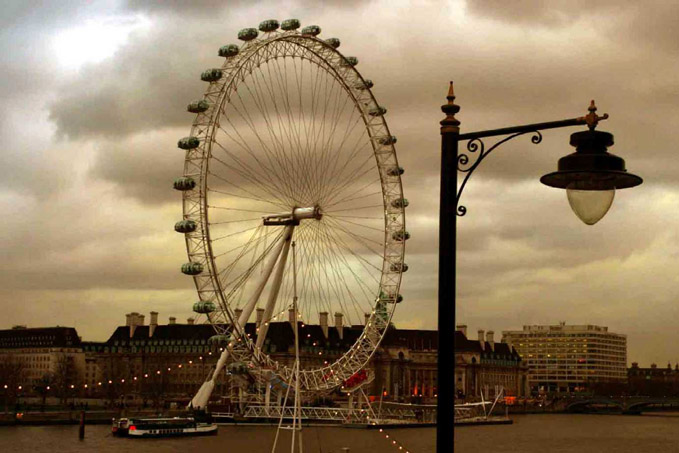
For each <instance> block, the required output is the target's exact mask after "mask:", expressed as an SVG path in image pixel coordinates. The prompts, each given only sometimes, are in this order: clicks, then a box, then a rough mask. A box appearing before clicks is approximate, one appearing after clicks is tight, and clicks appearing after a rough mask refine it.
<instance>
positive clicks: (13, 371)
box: [0, 355, 27, 412]
mask: <svg viewBox="0 0 679 453" xmlns="http://www.w3.org/2000/svg"><path fill="white" fill-rule="evenodd" d="M26 371H27V370H26V365H25V364H24V363H23V362H21V361H20V360H18V359H17V358H16V357H13V356H11V355H3V356H0V391H2V392H4V402H5V412H7V411H8V408H9V406H10V405H12V404H14V403H15V402H16V401H17V399H18V396H19V393H20V392H21V390H20V389H19V387H20V386H23V385H25V379H26Z"/></svg>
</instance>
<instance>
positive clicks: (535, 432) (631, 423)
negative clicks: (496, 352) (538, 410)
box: [455, 413, 679, 453]
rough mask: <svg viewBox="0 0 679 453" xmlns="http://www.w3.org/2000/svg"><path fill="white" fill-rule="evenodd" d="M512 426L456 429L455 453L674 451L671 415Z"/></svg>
mask: <svg viewBox="0 0 679 453" xmlns="http://www.w3.org/2000/svg"><path fill="white" fill-rule="evenodd" d="M512 418H513V419H514V424H512V425H504V426H503V425H499V426H474V427H469V428H466V427H465V428H459V429H456V430H455V452H462V453H474V452H484V453H488V452H503V453H505V452H506V453H518V452H521V453H537V452H540V453H543V452H544V453H552V452H555V453H571V452H572V453H575V452H577V453H589V452H597V453H599V452H615V453H632V452H634V453H643V452H650V451H666V452H679V429H677V428H679V418H678V417H677V416H676V414H660V413H655V414H650V415H646V414H644V415H640V416H634V415H585V414H583V415H574V414H535V415H517V416H513V417H512Z"/></svg>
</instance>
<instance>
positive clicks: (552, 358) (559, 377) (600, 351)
mask: <svg viewBox="0 0 679 453" xmlns="http://www.w3.org/2000/svg"><path fill="white" fill-rule="evenodd" d="M502 341H504V342H506V343H509V344H511V345H512V346H514V348H515V349H516V350H517V352H518V353H519V355H521V358H522V359H523V360H524V362H525V363H526V364H527V365H528V383H529V386H530V387H531V390H533V391H545V392H574V391H581V390H585V389H587V388H588V386H589V385H590V384H591V383H593V382H625V381H626V379H627V337H626V336H625V335H622V334H617V333H611V332H609V331H608V327H601V326H593V325H580V326H575V325H573V326H570V325H566V323H563V322H562V323H559V324H558V325H552V326H538V325H533V326H523V330H518V331H503V332H502Z"/></svg>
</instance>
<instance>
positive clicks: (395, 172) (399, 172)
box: [387, 167, 405, 176]
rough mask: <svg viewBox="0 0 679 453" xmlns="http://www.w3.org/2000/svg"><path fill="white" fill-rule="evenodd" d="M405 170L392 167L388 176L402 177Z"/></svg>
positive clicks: (388, 171)
mask: <svg viewBox="0 0 679 453" xmlns="http://www.w3.org/2000/svg"><path fill="white" fill-rule="evenodd" d="M404 171H405V170H404V169H403V167H391V168H390V169H389V170H387V174H388V175H389V176H401V175H402V174H403V172H404Z"/></svg>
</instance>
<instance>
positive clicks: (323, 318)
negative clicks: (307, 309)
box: [318, 311, 328, 338]
mask: <svg viewBox="0 0 679 453" xmlns="http://www.w3.org/2000/svg"><path fill="white" fill-rule="evenodd" d="M318 317H319V318H320V324H321V330H323V336H324V337H325V338H328V312H327V311H322V312H320V313H319V314H318Z"/></svg>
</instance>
